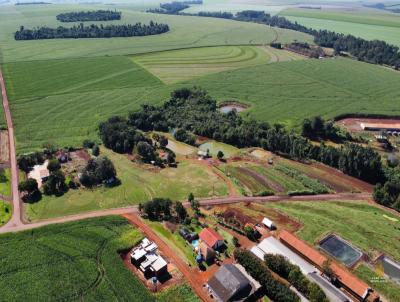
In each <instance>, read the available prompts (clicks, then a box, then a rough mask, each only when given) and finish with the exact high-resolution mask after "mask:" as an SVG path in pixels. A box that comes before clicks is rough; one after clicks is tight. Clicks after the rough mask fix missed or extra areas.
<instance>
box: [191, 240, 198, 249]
mask: <svg viewBox="0 0 400 302" xmlns="http://www.w3.org/2000/svg"><path fill="white" fill-rule="evenodd" d="M192 246H193V247H194V248H196V247H198V246H199V240H198V239H195V240H193V241H192Z"/></svg>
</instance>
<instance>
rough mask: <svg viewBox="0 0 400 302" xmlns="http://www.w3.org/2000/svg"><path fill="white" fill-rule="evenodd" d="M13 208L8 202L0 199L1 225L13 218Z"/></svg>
mask: <svg viewBox="0 0 400 302" xmlns="http://www.w3.org/2000/svg"><path fill="white" fill-rule="evenodd" d="M11 215H12V209H11V205H10V204H9V203H7V202H4V201H2V200H0V226H2V225H4V224H6V223H7V221H9V220H10V219H11Z"/></svg>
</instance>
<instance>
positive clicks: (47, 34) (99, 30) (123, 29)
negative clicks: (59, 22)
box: [14, 21, 169, 40]
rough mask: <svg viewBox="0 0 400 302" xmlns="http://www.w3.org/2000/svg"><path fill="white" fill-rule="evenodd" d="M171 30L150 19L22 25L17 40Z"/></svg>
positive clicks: (130, 34) (89, 36) (154, 32)
mask: <svg viewBox="0 0 400 302" xmlns="http://www.w3.org/2000/svg"><path fill="white" fill-rule="evenodd" d="M167 31H169V26H168V25H167V24H162V23H155V22H153V21H150V24H149V25H146V24H142V23H136V24H127V25H106V26H104V25H102V24H101V25H100V26H99V25H95V24H92V25H89V26H84V25H83V23H81V24H80V25H75V26H73V27H70V28H67V27H62V26H59V27H57V28H50V27H38V28H34V29H26V28H25V27H24V26H21V28H20V30H18V31H17V32H15V34H14V38H15V40H40V39H69V38H73V39H79V38H111V37H133V36H149V35H158V34H162V33H165V32H167Z"/></svg>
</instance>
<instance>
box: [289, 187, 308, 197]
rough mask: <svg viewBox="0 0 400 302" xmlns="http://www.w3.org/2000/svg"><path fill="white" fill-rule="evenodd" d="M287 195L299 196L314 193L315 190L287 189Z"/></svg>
mask: <svg viewBox="0 0 400 302" xmlns="http://www.w3.org/2000/svg"><path fill="white" fill-rule="evenodd" d="M288 195H289V196H301V195H315V192H314V191H312V190H307V189H305V190H293V191H288Z"/></svg>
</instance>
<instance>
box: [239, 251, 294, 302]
mask: <svg viewBox="0 0 400 302" xmlns="http://www.w3.org/2000/svg"><path fill="white" fill-rule="evenodd" d="M234 257H235V259H236V261H237V262H238V263H239V264H240V265H242V266H243V267H244V268H245V269H246V271H247V273H249V274H250V276H252V277H253V278H254V279H255V280H257V281H258V282H259V283H260V284H261V286H262V287H263V290H264V292H265V294H266V296H268V297H269V298H271V299H272V300H273V301H276V302H298V301H300V297H299V296H298V295H296V294H295V293H294V292H293V291H291V290H290V288H289V287H288V286H287V285H285V284H283V283H281V282H279V281H278V280H276V279H274V277H273V276H272V274H271V272H270V271H269V270H268V268H267V266H266V265H265V263H264V262H263V261H262V260H260V259H258V258H257V257H256V256H254V255H253V254H252V253H251V252H250V251H248V250H241V249H236V250H235V252H234Z"/></svg>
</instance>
